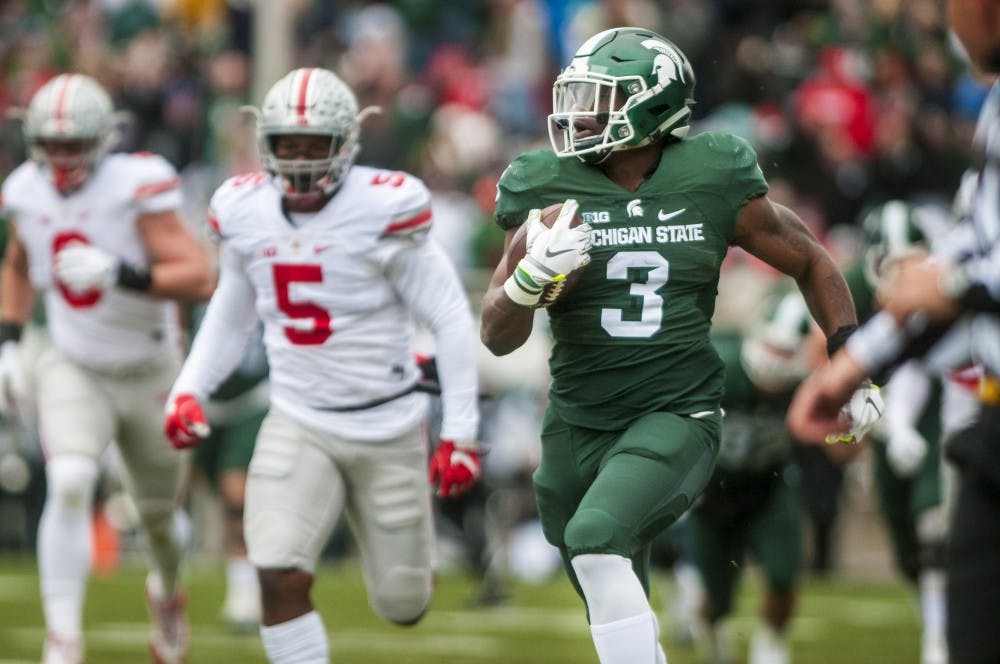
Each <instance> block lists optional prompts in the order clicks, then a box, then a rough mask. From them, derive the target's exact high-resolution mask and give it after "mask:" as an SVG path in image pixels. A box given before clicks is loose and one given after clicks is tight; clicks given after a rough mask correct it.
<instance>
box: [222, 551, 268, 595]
mask: <svg viewBox="0 0 1000 664" xmlns="http://www.w3.org/2000/svg"><path fill="white" fill-rule="evenodd" d="M226 593H227V595H233V594H237V595H240V596H246V595H251V594H252V595H257V594H259V593H260V586H259V583H258V581H257V568H255V567H254V566H253V565H251V564H250V561H249V560H247V559H246V558H244V557H242V556H233V557H231V558H228V559H226Z"/></svg>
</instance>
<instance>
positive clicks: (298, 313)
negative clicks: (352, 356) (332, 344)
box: [273, 263, 333, 346]
mask: <svg viewBox="0 0 1000 664" xmlns="http://www.w3.org/2000/svg"><path fill="white" fill-rule="evenodd" d="M273 273H274V292H275V297H276V298H277V303H278V309H280V310H281V312H282V313H284V314H285V315H287V316H288V317H289V318H291V319H293V320H297V321H299V320H306V319H308V320H311V321H312V329H303V328H302V327H298V326H285V328H284V331H285V337H286V338H287V339H288V340H289V341H290V342H292V343H293V344H295V345H297V346H319V345H320V344H322V343H324V342H325V341H326V340H327V339H329V338H330V335H331V334H333V328H332V327H331V325H330V313H329V312H328V311H327V310H326V309H323V308H322V307H320V306H318V305H317V304H315V303H313V302H308V301H307V302H293V301H292V299H291V293H290V289H291V286H292V284H296V283H309V284H319V283H322V282H323V268H322V267H321V266H319V265H302V264H294V265H289V264H284V263H278V264H275V265H274V266H273Z"/></svg>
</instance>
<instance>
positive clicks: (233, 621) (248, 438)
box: [215, 412, 266, 630]
mask: <svg viewBox="0 0 1000 664" xmlns="http://www.w3.org/2000/svg"><path fill="white" fill-rule="evenodd" d="M265 415H266V412H260V413H254V414H252V415H251V416H250V417H247V418H245V419H243V420H240V421H237V422H233V423H231V424H228V425H226V426H223V427H221V430H218V431H217V432H215V433H217V434H218V439H219V445H220V448H221V449H220V450H219V455H218V457H217V460H216V469H215V470H216V473H217V477H216V486H217V487H218V490H219V497H220V498H221V501H222V509H223V526H224V528H225V534H224V550H225V555H226V598H225V602H224V604H223V617H224V618H225V620H226V622H227V623H228V624H229V625H230V626H231V627H233V628H234V629H241V630H242V629H248V628H253V629H256V627H257V625H258V624H259V623H260V584H259V583H258V581H257V572H256V570H255V569H254V567H253V565H251V564H250V561H249V560H247V553H246V542H245V541H244V538H243V510H244V502H245V501H244V496H245V493H246V480H247V467H248V466H249V465H250V458H251V457H252V456H253V448H254V440H255V439H256V437H257V432H258V431H259V430H260V425H261V423H262V422H263V421H264V416H265Z"/></svg>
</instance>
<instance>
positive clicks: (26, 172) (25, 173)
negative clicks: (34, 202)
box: [0, 161, 38, 214]
mask: <svg viewBox="0 0 1000 664" xmlns="http://www.w3.org/2000/svg"><path fill="white" fill-rule="evenodd" d="M37 172H38V169H37V166H36V165H35V162H33V161H26V162H24V163H23V164H21V165H20V166H18V167H17V168H15V169H14V170H13V171H12V172H11V174H10V175H8V176H7V179H6V180H4V183H3V188H2V194H0V199H2V200H0V205H2V210H3V212H4V213H5V214H14V213H16V211H17V209H18V208H19V207H21V206H22V204H23V202H24V201H26V200H30V196H31V195H32V194H31V192H32V189H33V187H32V185H31V176H32V174H33V173H37Z"/></svg>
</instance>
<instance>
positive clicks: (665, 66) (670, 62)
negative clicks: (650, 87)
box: [642, 39, 691, 87]
mask: <svg viewBox="0 0 1000 664" xmlns="http://www.w3.org/2000/svg"><path fill="white" fill-rule="evenodd" d="M642 45H643V46H645V47H646V48H648V49H649V50H651V51H656V52H657V53H659V55H657V56H656V57H655V58H653V73H654V74H656V82H657V84H658V85H660V86H662V87H666V86H668V85H670V82H671V81H681V82H683V81H685V80H689V77H688V72H689V71H690V70H691V63H689V62H688V60H687V58H686V57H684V55H682V54H681V53H679V52H678V51H677V49H675V48H673V47H672V46H670V45H669V44H667V43H665V42H662V41H660V40H659V39H647V40H645V41H643V42H642Z"/></svg>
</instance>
